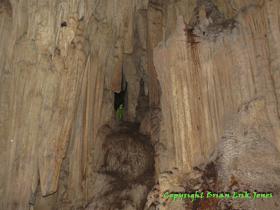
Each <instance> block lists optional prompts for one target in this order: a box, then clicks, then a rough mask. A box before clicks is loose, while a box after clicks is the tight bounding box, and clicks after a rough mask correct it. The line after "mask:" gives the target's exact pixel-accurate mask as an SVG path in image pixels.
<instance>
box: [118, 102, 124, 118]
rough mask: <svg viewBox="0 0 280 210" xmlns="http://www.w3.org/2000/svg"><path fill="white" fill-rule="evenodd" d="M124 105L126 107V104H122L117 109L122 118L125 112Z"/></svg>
mask: <svg viewBox="0 0 280 210" xmlns="http://www.w3.org/2000/svg"><path fill="white" fill-rule="evenodd" d="M123 107H124V104H121V105H120V106H119V108H118V109H117V114H118V115H119V117H120V118H122V115H123V113H122V108H123Z"/></svg>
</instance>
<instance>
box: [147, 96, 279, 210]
mask: <svg viewBox="0 0 280 210" xmlns="http://www.w3.org/2000/svg"><path fill="white" fill-rule="evenodd" d="M275 145H276V139H275V137H274V135H273V129H272V127H271V125H270V123H269V117H268V113H267V112H266V109H265V100H264V98H257V99H255V100H253V101H251V102H249V103H246V104H244V105H242V106H240V107H239V110H238V112H237V114H236V116H235V117H234V118H233V119H232V120H231V121H230V122H229V124H228V126H227V129H226V131H225V133H224V134H223V136H222V139H221V142H220V143H219V145H218V147H217V150H216V152H215V154H214V155H213V156H212V157H211V158H210V160H209V162H208V163H207V164H202V165H199V166H198V167H194V168H193V169H192V170H191V172H190V173H189V174H187V176H181V177H180V175H179V173H178V170H174V169H173V170H172V171H170V172H165V173H161V174H160V177H159V185H156V186H155V187H154V189H153V190H152V191H151V192H150V193H149V196H148V201H147V203H146V206H145V209H154V207H155V206H156V207H157V209H277V207H279V205H280V203H279V193H280V191H279V190H280V174H279V169H280V165H279V163H280V162H279V161H280V152H279V150H278V149H277V147H276V146H275ZM166 191H168V192H169V193H170V194H171V193H172V192H174V193H184V192H185V193H186V192H187V193H188V192H192V193H194V192H196V191H198V192H199V194H200V193H201V192H203V193H204V198H196V199H194V200H193V201H192V199H191V198H186V199H183V200H182V201H181V202H180V198H179V197H178V198H177V199H176V200H175V202H173V198H168V197H164V193H165V192H166ZM207 191H211V192H213V193H216V192H229V193H231V198H214V197H208V198H206V195H207ZM234 191H236V192H239V193H242V192H244V191H248V192H250V196H251V198H234V199H233V198H232V196H233V192H234ZM254 191H256V192H258V193H273V197H272V198H265V199H263V198H258V197H256V198H254V193H253V192H254ZM253 199H254V200H253ZM251 200H253V201H251ZM152 204H153V205H152Z"/></svg>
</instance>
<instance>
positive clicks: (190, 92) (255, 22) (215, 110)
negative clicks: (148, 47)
mask: <svg viewBox="0 0 280 210" xmlns="http://www.w3.org/2000/svg"><path fill="white" fill-rule="evenodd" d="M234 2H235V1H234ZM273 3H275V5H277V3H276V1H267V2H266V3H264V4H263V5H262V6H256V5H255V4H253V3H252V6H250V7H244V8H243V7H242V8H243V9H242V10H240V11H239V13H238V14H237V16H236V18H234V19H233V20H228V21H225V22H222V23H213V24H210V23H206V22H207V21H205V18H206V19H207V17H205V13H204V15H203V13H200V10H201V8H200V10H199V18H200V16H201V15H202V20H201V19H199V20H198V23H197V24H198V25H197V26H194V29H188V27H187V25H186V24H185V23H184V19H183V17H182V16H181V17H179V18H178V20H177V26H176V30H175V31H174V32H173V33H172V34H171V36H170V37H169V38H168V40H167V41H166V42H161V43H160V44H159V45H158V46H157V48H156V49H155V51H154V61H155V67H156V71H157V74H158V78H159V81H160V84H161V88H162V93H163V94H162V111H163V113H164V114H163V118H164V122H165V125H167V126H166V127H167V130H166V131H167V138H168V139H169V141H171V143H169V144H170V147H171V148H170V149H173V148H175V150H176V151H175V153H176V155H175V156H176V166H177V167H178V168H179V169H180V170H183V171H185V172H189V171H190V170H191V167H192V166H195V165H198V164H200V163H203V162H204V161H205V160H206V159H207V158H208V157H209V156H210V154H211V153H213V152H214V150H215V148H216V146H217V144H218V142H219V139H220V138H221V136H222V133H223V132H224V130H225V126H226V124H227V123H228V121H229V119H230V118H231V116H232V115H234V114H235V113H236V110H237V107H238V106H239V105H240V104H242V103H246V102H248V101H250V100H252V99H254V98H256V97H258V96H263V97H265V100H266V110H267V112H268V117H269V121H270V123H271V126H272V129H273V133H274V135H275V138H276V146H277V148H279V145H280V144H279V143H280V139H279V131H280V127H279V108H278V107H279V104H278V100H279V99H278V98H279V94H278V88H277V87H278V74H279V61H278V59H277V57H278V54H279V49H278V48H277V47H276V46H277V44H276V43H278V39H277V38H276V37H277V36H278V35H277V34H279V23H278V20H277V21H276V22H275V21H274V16H275V17H278V13H277V11H276V10H275V6H273ZM236 5H238V4H237V3H236ZM204 6H205V5H204ZM240 6H241V5H240ZM202 8H203V7H202ZM203 21H204V22H203ZM207 24H209V25H208V26H207ZM202 26H203V30H202V29H201V27H202ZM276 39H277V40H276ZM170 102H172V103H170Z"/></svg>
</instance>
